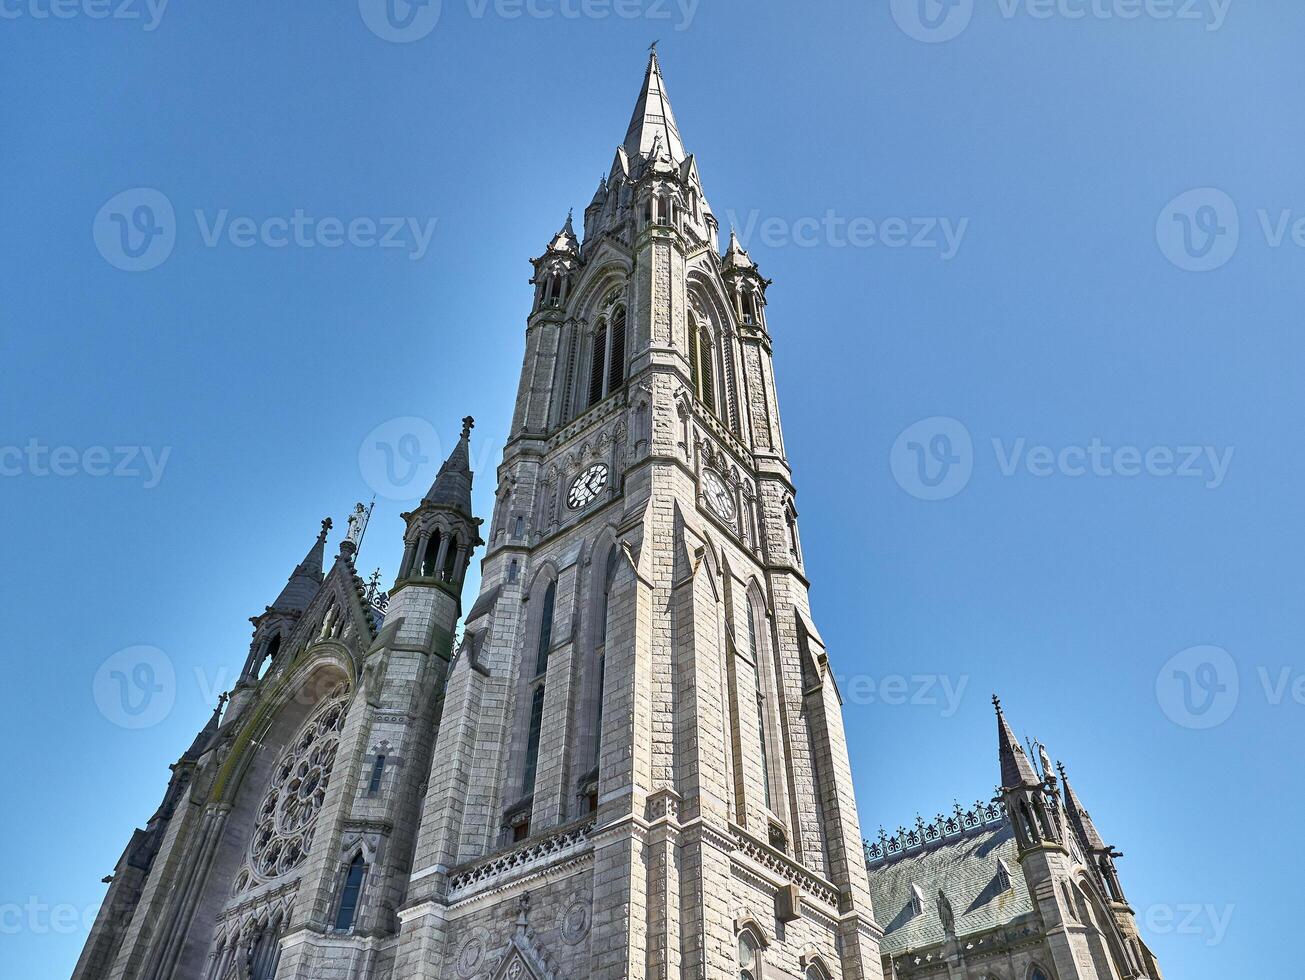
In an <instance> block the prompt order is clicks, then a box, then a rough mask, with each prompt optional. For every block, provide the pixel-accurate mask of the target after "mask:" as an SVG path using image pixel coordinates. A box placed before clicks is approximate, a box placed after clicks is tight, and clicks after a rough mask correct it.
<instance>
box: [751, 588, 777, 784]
mask: <svg viewBox="0 0 1305 980" xmlns="http://www.w3.org/2000/svg"><path fill="white" fill-rule="evenodd" d="M748 655H749V656H750V657H751V658H752V663H753V667H754V669H755V675H754V676H755V677H756V681H757V737H758V743H759V747H760V749H761V786H762V793H763V794H764V797H763V798H764V799H765V803H766V806H767V807H770V806H771V798H772V797H771V786H770V739H769V737H768V732H767V730H766V729H767V725H766V721H767V718H768V716H769V714H770V710H769V706H768V705H767V704H766V694H765V692H764V691H763V689H762V683H761V677H762V674H761V671H762V666H761V659H762V658H761V647H760V644H759V643H758V641H757V606H756V603H755V602H752V601H749V602H748Z"/></svg>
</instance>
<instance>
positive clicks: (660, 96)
mask: <svg viewBox="0 0 1305 980" xmlns="http://www.w3.org/2000/svg"><path fill="white" fill-rule="evenodd" d="M658 137H660V138H661V148H662V151H663V152H664V153H666V154H667V155H668V156H669V157H670V158H671V159H672V160H673V161H675V162H676V163H679V162H680V161H681V160H683V159H684V156H685V153H684V144H683V143H682V142H681V141H680V130H679V127H678V126H676V124H675V114H674V113H673V112H672V111H671V100H670V97H669V96H668V95H667V94H666V83H665V82H663V81H662V69H661V66H660V65H659V64H658V63H657V46H656V44H654V45H653V47H652V49H651V52H650V53H649V55H648V69H647V71H645V72H644V76H643V88H641V89H640V90H639V101H638V102H636V103H635V105H634V114H633V115H632V116H631V117H630V128H629V129H627V130H626V132H625V144H624V146H625V152H626V153H627V154H628V155H629V156H630V158H631V159H633V158H634V157H644V156H648V155H649V154H650V152H651V151H652V149H653V144H654V141H656V140H657V138H658Z"/></svg>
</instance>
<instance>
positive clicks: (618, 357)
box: [607, 307, 625, 395]
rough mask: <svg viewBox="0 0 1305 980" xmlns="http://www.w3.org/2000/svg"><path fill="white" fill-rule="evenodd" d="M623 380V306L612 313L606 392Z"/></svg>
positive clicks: (610, 391)
mask: <svg viewBox="0 0 1305 980" xmlns="http://www.w3.org/2000/svg"><path fill="white" fill-rule="evenodd" d="M624 380H625V308H624V307H618V308H617V310H616V312H615V313H613V314H612V353H611V356H610V357H609V358H608V360H607V393H608V394H609V395H610V394H611V393H612V392H614V391H615V390H616V389H617V388H619V387H620V386H621V382H622V381H624Z"/></svg>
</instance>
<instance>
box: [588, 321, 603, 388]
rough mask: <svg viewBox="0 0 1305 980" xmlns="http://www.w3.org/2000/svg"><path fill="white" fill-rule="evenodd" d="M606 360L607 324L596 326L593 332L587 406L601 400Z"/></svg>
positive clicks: (601, 323)
mask: <svg viewBox="0 0 1305 980" xmlns="http://www.w3.org/2000/svg"><path fill="white" fill-rule="evenodd" d="M606 358H607V322H606V321H605V320H604V321H602V322H600V323H599V324H598V329H597V330H595V331H594V349H593V358H592V360H591V361H590V363H589V404H590V405H597V404H598V403H599V402H600V401H602V400H603V369H604V367H605V366H606Z"/></svg>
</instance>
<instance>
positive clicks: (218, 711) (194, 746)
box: [182, 694, 230, 759]
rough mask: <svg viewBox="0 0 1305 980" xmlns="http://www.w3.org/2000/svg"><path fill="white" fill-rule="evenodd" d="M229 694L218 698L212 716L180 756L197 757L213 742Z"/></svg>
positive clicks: (185, 757)
mask: <svg viewBox="0 0 1305 980" xmlns="http://www.w3.org/2000/svg"><path fill="white" fill-rule="evenodd" d="M229 696H230V695H227V694H223V695H221V696H220V697H219V698H218V703H217V707H216V708H214V709H213V716H212V717H211V718H209V720H208V724H207V725H205V726H204V727H203V728H201V729H200V730H199V734H198V735H196V736H195V741H193V742H191V743H190V748H188V749H187V750H186V754H185V755H183V756H182V758H183V759H198V758H199V757H200V756H201V755H203V754H204V753H205V752H207V751H208V748H209V746H210V745H212V744H213V738H214V736H216V735H217V733H218V729H219V728H220V727H221V724H220V722H221V719H222V706H223V705H225V704H226V703H227V698H228V697H229Z"/></svg>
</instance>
